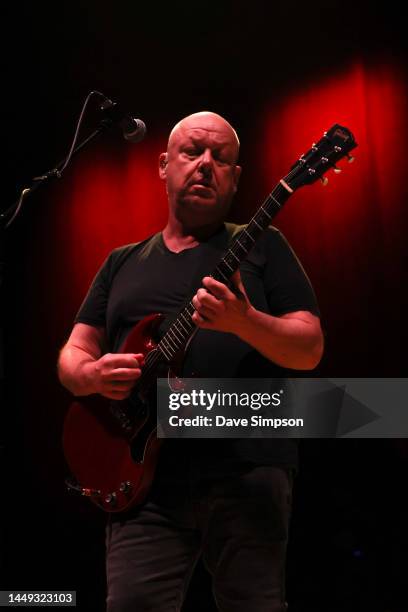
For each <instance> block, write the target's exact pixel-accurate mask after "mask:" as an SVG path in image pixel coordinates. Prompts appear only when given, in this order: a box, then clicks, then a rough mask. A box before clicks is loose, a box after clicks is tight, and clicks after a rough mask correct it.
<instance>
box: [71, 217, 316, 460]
mask: <svg viewBox="0 0 408 612" xmlns="http://www.w3.org/2000/svg"><path fill="white" fill-rule="evenodd" d="M243 228H244V226H242V227H238V226H235V225H233V224H225V225H224V226H223V227H222V228H221V230H220V231H219V232H217V233H216V234H215V235H214V236H212V237H211V238H210V239H209V240H208V241H205V242H202V243H200V244H199V245H198V246H196V247H194V248H191V249H185V250H183V251H181V252H179V253H173V252H172V251H170V250H169V249H168V248H167V247H166V245H165V243H164V241H163V237H162V234H161V233H158V234H155V235H154V236H152V237H151V238H148V239H146V240H144V241H142V242H139V243H136V244H131V245H127V246H124V247H120V248H118V249H115V250H114V251H112V253H111V254H110V255H109V257H108V258H107V259H106V261H105V262H104V264H103V265H102V267H101V268H100V270H99V271H98V273H97V275H96V277H95V279H94V281H93V283H92V285H91V287H90V289H89V291H88V294H87V296H86V298H85V300H84V302H83V304H82V306H81V308H80V310H79V312H78V314H77V316H76V318H75V322H76V323H87V324H89V325H95V326H103V327H105V328H106V331H107V338H108V350H109V351H111V352H118V351H119V350H120V347H121V346H122V344H123V342H124V340H125V338H126V335H127V334H128V332H129V331H130V329H131V328H132V327H133V326H134V325H135V324H136V323H137V322H138V321H140V320H141V319H143V317H145V316H146V315H149V314H152V313H159V312H160V313H163V314H165V315H166V320H165V322H164V324H163V325H162V328H161V331H162V332H164V331H165V330H166V329H167V328H168V326H169V325H170V324H171V322H172V320H174V318H175V317H176V316H177V314H178V312H179V311H180V310H181V308H182V307H183V306H184V305H185V304H186V303H187V302H188V301H189V300H190V299H191V298H192V296H193V295H194V293H195V292H196V290H197V288H198V287H200V286H201V285H202V283H201V281H202V278H203V277H204V276H206V275H209V274H211V272H212V271H213V269H214V268H215V266H216V265H217V264H218V262H219V261H220V259H221V257H222V256H223V254H224V253H225V251H226V249H227V247H228V243H229V242H230V240H231V236H232V234H233V233H234V234H237V233H239V231H242V229H243ZM240 272H241V277H242V282H243V284H244V287H245V289H246V292H247V294H248V298H249V300H250V302H251V303H252V305H253V306H254V307H255V308H256V309H257V310H260V311H262V312H266V313H269V314H272V315H274V316H279V315H283V314H285V313H288V312H294V311H297V310H308V311H310V312H312V313H313V314H316V315H318V314H319V311H318V307H317V303H316V298H315V295H314V292H313V289H312V287H311V285H310V282H309V280H308V278H307V276H306V274H305V272H304V270H303V268H302V266H301V264H300V262H299V260H298V259H297V257H296V255H295V254H294V253H293V251H292V249H291V248H290V246H289V245H288V243H287V242H286V240H285V239H284V237H283V236H282V234H281V233H280V232H279V231H278V230H276V229H275V228H272V227H271V228H268V230H267V231H266V232H264V234H263V235H262V237H261V238H260V239H259V241H258V242H257V244H256V245H255V247H254V248H253V249H252V251H251V252H250V253H249V255H248V257H247V259H246V260H245V261H244V262H243V263H242V264H241V266H240ZM191 372H194V374H195V375H198V376H200V377H203V378H205V377H207V378H212V377H219V378H233V377H241V378H244V377H247V378H252V377H267V378H280V377H284V376H285V375H288V371H287V370H284V369H283V368H281V367H279V366H277V365H275V364H273V363H272V362H270V361H268V360H267V359H265V358H264V357H263V356H261V355H260V354H259V353H258V352H257V351H255V350H254V349H253V348H252V347H251V346H250V345H248V344H247V343H245V342H243V341H242V340H240V339H239V338H238V337H237V336H235V335H233V334H229V333H224V332H216V331H212V330H203V329H200V330H198V332H197V333H196V334H195V336H194V338H193V340H192V341H191V343H190V345H189V349H188V352H187V355H186V359H185V374H189V373H191ZM290 375H291V376H294V375H295V373H294V372H293V370H291V371H290ZM180 445H182V452H183V453H184V454H185V453H186V452H189V453H193V454H194V455H195V456H196V457H197V460H198V461H199V460H200V458H202V457H203V456H205V457H206V459H207V460H208V458H209V456H211V458H212V459H213V460H214V461H220V460H223V461H244V462H254V463H256V464H269V465H271V464H280V465H290V466H294V465H296V463H297V444H296V442H295V441H294V440H292V439H288V440H284V439H274V440H272V439H270V440H266V439H259V440H250V439H248V440H231V439H228V440H194V441H189V440H171V441H170V440H169V441H166V447H167V449H169V448H172V451H171V452H172V456H173V457H174V456H177V453H178V450H180V448H181V446H180ZM177 449H178V450H177ZM187 449H188V450H187ZM167 452H168V451H165V453H166V454H167Z"/></svg>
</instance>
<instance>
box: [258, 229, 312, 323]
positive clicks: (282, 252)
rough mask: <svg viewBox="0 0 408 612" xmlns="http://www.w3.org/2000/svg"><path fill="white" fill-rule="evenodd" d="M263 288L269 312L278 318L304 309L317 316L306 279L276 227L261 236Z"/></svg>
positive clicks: (308, 281) (309, 285) (310, 289)
mask: <svg viewBox="0 0 408 612" xmlns="http://www.w3.org/2000/svg"><path fill="white" fill-rule="evenodd" d="M264 248H265V251H266V253H265V254H266V265H265V273H264V287H265V294H266V299H267V302H268V305H269V308H270V312H271V313H272V314H273V315H274V316H281V315H283V314H286V313H288V312H295V311H297V310H307V311H309V312H311V313H313V314H314V315H316V316H320V312H319V307H318V304H317V300H316V296H315V293H314V291H313V288H312V285H311V283H310V280H309V278H308V276H307V274H306V272H305V270H304V269H303V267H302V264H301V263H300V261H299V259H298V258H297V256H296V255H295V253H294V251H293V250H292V248H291V247H290V245H289V243H288V242H287V240H286V238H285V237H284V236H283V235H282V234H281V232H279V231H278V230H277V229H276V228H273V227H271V228H268V230H267V231H266V233H265V242H264Z"/></svg>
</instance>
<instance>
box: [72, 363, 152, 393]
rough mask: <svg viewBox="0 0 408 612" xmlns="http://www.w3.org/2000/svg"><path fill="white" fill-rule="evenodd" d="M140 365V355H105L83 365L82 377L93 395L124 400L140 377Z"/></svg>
mask: <svg viewBox="0 0 408 612" xmlns="http://www.w3.org/2000/svg"><path fill="white" fill-rule="evenodd" d="M142 364H143V355H142V353H137V354H133V353H106V354H105V355H103V357H100V359H97V360H96V361H89V362H87V363H85V364H84V366H83V375H84V377H85V378H86V380H87V386H88V385H89V388H90V389H92V392H93V393H99V394H100V395H103V396H104V397H107V398H109V399H113V400H124V399H126V398H127V397H129V395H130V393H131V391H132V388H133V387H134V385H135V383H136V381H137V379H138V378H139V377H140V374H141V369H140V366H141V365H142Z"/></svg>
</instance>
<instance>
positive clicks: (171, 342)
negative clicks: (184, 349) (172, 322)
mask: <svg viewBox="0 0 408 612" xmlns="http://www.w3.org/2000/svg"><path fill="white" fill-rule="evenodd" d="M172 334H173V336H174V332H173V330H172V329H171V327H170V329H169V331H168V332H167V334H166V336H168V338H167V342H168V344H169V346H170V347H171V348H172V349H173V350H174V348H175V349H176V351H175V352H177V350H178V346H177V338H176V340H174V338H172V337H171V335H172Z"/></svg>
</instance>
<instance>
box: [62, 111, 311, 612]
mask: <svg viewBox="0 0 408 612" xmlns="http://www.w3.org/2000/svg"><path fill="white" fill-rule="evenodd" d="M238 154H239V140H238V137H237V134H236V132H235V130H234V129H233V128H232V126H231V125H230V124H229V123H228V122H227V121H226V120H225V119H224V118H222V117H221V116H219V115H217V114H215V113H210V112H201V113H195V114H193V115H190V116H189V117H186V118H185V119H183V120H182V121H180V122H179V123H178V124H177V125H176V126H175V127H174V128H173V130H172V132H171V134H170V137H169V141H168V146H167V151H166V152H165V153H162V154H161V155H160V158H159V175H160V178H161V179H162V180H163V181H165V184H166V190H167V195H168V202H169V213H168V221H167V224H166V226H165V228H164V229H163V231H162V232H159V233H157V234H155V235H154V236H151V237H149V238H147V239H146V240H144V241H142V242H140V243H137V244H132V245H127V246H125V247H120V248H118V249H115V250H114V251H113V252H112V253H111V254H110V256H109V257H108V258H107V260H106V261H105V263H104V265H103V266H102V268H101V269H100V270H99V272H98V273H97V275H96V277H95V279H94V281H93V283H92V285H91V287H90V289H89V291H88V294H87V296H86V298H85V300H84V302H83V304H82V306H81V308H80V310H79V312H78V314H77V317H76V319H75V325H74V327H73V330H72V333H71V335H70V337H69V339H68V342H67V344H66V345H65V346H64V348H63V349H62V351H61V354H60V358H59V364H58V366H59V376H60V380H61V382H62V383H63V384H64V385H65V386H66V387H67V388H68V389H69V390H70V391H71V392H72V393H73V394H74V395H77V396H81V395H89V394H94V393H98V394H101V395H103V396H105V397H107V398H111V399H117V400H121V399H126V398H127V397H128V396H129V395H130V393H131V390H132V388H133V386H134V384H135V382H136V380H137V379H138V378H139V376H140V373H141V360H142V358H143V355H141V354H139V355H134V354H126V353H120V352H118V350H119V348H120V347H121V346H122V345H123V342H124V340H125V338H126V336H127V334H128V333H129V331H130V330H131V329H132V327H133V326H134V325H135V324H136V323H137V322H138V321H140V320H141V319H143V317H145V316H146V315H148V314H151V313H155V312H162V313H164V314H165V315H167V317H166V321H165V322H164V324H163V327H162V330H161V331H162V333H164V332H165V331H166V329H168V327H169V325H170V324H171V322H172V320H174V318H175V317H176V316H177V314H178V312H179V311H180V309H181V307H182V306H183V305H184V304H185V302H186V300H188V299H191V296H194V297H193V299H192V302H193V305H194V307H195V309H196V312H195V313H194V315H193V320H194V322H195V324H196V325H197V327H198V328H199V331H198V332H197V333H196V335H195V337H194V339H193V341H192V342H191V344H190V347H189V351H188V353H187V355H186V361H185V368H186V372H190V371H194V372H196V373H198V374H199V375H200V376H202V377H225V378H229V377H236V376H246V377H251V376H264V377H281V376H284V375H285V374H286V373H287V371H288V370H290V371H291V372H292V375H293V370H309V369H312V368H314V367H315V366H316V365H317V363H318V362H319V360H320V358H321V354H322V346H323V341H322V333H321V328H320V322H319V312H318V307H317V304H316V300H315V296H314V293H313V290H312V288H311V286H310V283H309V281H308V279H307V277H306V275H305V273H304V271H303V269H302V267H301V265H300V264H299V262H298V260H297V258H296V256H295V255H294V253H293V251H292V250H291V249H290V247H289V245H288V244H287V242H286V241H285V240H284V238H283V237H282V235H281V234H280V233H279V232H278V231H277V230H275V229H273V228H270V229H268V230H267V231H266V232H265V233H264V235H263V236H262V238H261V239H260V240H259V243H258V244H257V245H256V247H255V248H254V249H253V250H252V251H251V253H250V254H249V256H248V258H247V260H246V261H245V262H244V263H243V264H242V265H241V268H240V273H237V274H236V275H235V276H234V281H233V282H234V284H235V286H236V289H239V291H238V290H235V291H232V290H231V289H230V288H228V287H227V286H226V285H224V284H222V283H219V282H217V281H215V280H214V279H213V278H211V277H210V276H208V275H209V274H210V273H211V271H212V270H213V269H214V267H215V266H216V265H217V263H218V262H219V260H220V259H221V257H222V255H223V253H224V252H225V251H226V249H227V246H228V243H229V242H230V240H231V238H232V236H233V235H236V234H237V232H239V231H242V228H239V227H238V226H234V225H233V224H227V223H225V218H226V216H227V215H228V212H229V208H230V205H231V201H232V199H233V196H234V194H235V192H236V190H237V187H238V181H239V177H240V174H241V168H240V166H239V165H238V163H237V162H238ZM241 275H242V277H241ZM296 464H297V449H296V444H295V442H294V441H293V440H258V441H252V440H230V439H229V440H194V441H190V440H166V442H165V443H164V444H163V447H162V451H161V455H160V459H159V464H158V466H157V470H156V475H155V480H154V483H153V487H152V489H151V491H150V493H149V495H148V498H147V499H146V501H145V503H144V504H143V505H141V506H138V507H137V508H133V509H132V510H131V511H129V512H128V513H126V514H125V515H123V516H118V515H116V514H115V515H113V516H112V517H111V518H110V520H109V524H108V530H107V579H108V598H107V609H108V612H130V611H132V612H136V611H137V612H144V611H146V612H147V611H148V610H154V611H157V612H174V611H176V610H177V611H178V610H181V606H182V603H183V600H184V595H185V592H186V589H187V586H188V582H189V578H190V577H191V573H192V570H193V568H194V565H195V563H196V562H197V560H198V558H199V557H200V555H202V556H203V559H204V562H205V564H206V566H207V568H208V570H209V571H210V573H211V575H212V578H213V591H214V596H215V600H216V603H217V606H218V609H219V610H221V611H222V612H241V611H242V612H282V611H283V610H286V603H285V581H284V569H285V556H286V543H287V534H288V522H289V513H290V507H291V488H292V474H293V471H294V470H295V469H296Z"/></svg>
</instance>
